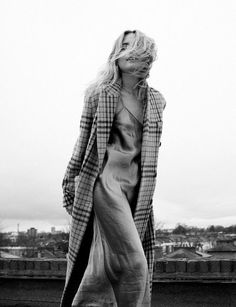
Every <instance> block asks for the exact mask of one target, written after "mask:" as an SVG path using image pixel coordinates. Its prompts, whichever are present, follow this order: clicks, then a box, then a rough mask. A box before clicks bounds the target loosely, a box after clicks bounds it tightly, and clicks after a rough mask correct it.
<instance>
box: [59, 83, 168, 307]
mask: <svg viewBox="0 0 236 307" xmlns="http://www.w3.org/2000/svg"><path fill="white" fill-rule="evenodd" d="M120 86H121V85H120V81H118V82H117V83H115V84H113V85H110V86H108V87H107V88H106V89H104V90H102V91H100V92H99V93H96V94H94V95H92V96H90V97H89V98H87V99H85V103H84V109H83V113H82V118H81V122H80V136H79V138H78V140H77V142H76V144H75V147H74V151H73V154H72V157H71V159H70V161H69V164H68V167H67V169H66V173H65V177H64V179H63V184H62V186H63V194H64V201H63V203H64V207H65V208H66V210H67V211H68V213H69V214H70V215H71V216H72V219H71V229H70V240H69V251H68V259H67V274H66V283H65V288H64V291H63V295H62V300H61V307H65V306H66V307H68V306H71V303H72V300H73V297H74V295H75V293H76V291H77V289H78V287H79V284H80V282H81V279H82V277H83V274H84V271H85V268H86V265H87V261H88V256H89V251H90V246H91V242H92V237H93V214H94V213H93V188H94V183H95V180H96V178H97V176H98V174H99V172H100V170H101V167H102V164H103V159H104V156H105V152H106V147H107V143H108V139H109V135H110V130H111V127H112V123H113V118H114V114H115V110H116V104H117V102H118V99H119V95H120ZM146 90H147V99H146V100H145V104H144V122H143V139H142V149H141V182H140V187H139V192H138V199H137V204H136V209H135V212H134V215H133V218H134V222H135V225H136V227H137V230H138V233H139V236H140V239H141V242H142V244H143V249H144V252H145V255H146V258H147V262H148V267H149V274H150V279H151V281H152V272H153V262H154V218H153V207H152V197H153V193H154V189H155V183H156V175H157V173H156V168H157V158H158V151H159V146H160V138H161V133H162V112H163V109H164V107H165V100H164V98H163V96H162V95H161V93H160V92H158V91H156V90H154V89H153V88H151V87H149V86H148V85H146ZM151 284H152V282H151Z"/></svg>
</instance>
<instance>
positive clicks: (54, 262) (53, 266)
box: [0, 258, 66, 279]
mask: <svg viewBox="0 0 236 307" xmlns="http://www.w3.org/2000/svg"><path fill="white" fill-rule="evenodd" d="M65 275H66V260H65V259H46V260H45V259H31V258H30V259H0V278H3V277H5V278H8V277H10V278H13V277H16V278H46V279H65Z"/></svg>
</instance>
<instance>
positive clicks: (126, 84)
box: [121, 73, 139, 94]
mask: <svg viewBox="0 0 236 307" xmlns="http://www.w3.org/2000/svg"><path fill="white" fill-rule="evenodd" d="M121 79H122V88H123V89H125V90H126V91H127V92H129V93H133V94H135V93H137V90H138V89H137V87H136V85H137V83H138V82H139V78H137V77H134V76H132V75H130V74H127V73H122V78H121Z"/></svg>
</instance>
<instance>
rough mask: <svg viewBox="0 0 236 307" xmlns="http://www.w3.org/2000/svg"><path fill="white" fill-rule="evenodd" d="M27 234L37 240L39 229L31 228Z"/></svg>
mask: <svg viewBox="0 0 236 307" xmlns="http://www.w3.org/2000/svg"><path fill="white" fill-rule="evenodd" d="M27 234H28V236H29V237H33V238H35V237H36V236H37V229H36V228H34V227H31V228H30V229H28V230H27Z"/></svg>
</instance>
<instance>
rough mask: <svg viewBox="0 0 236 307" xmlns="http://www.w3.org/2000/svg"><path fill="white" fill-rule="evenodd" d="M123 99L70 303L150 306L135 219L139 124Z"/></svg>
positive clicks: (91, 306)
mask: <svg viewBox="0 0 236 307" xmlns="http://www.w3.org/2000/svg"><path fill="white" fill-rule="evenodd" d="M125 101H126V100H125V99H124V98H123V95H122V93H121V96H120V99H119V103H118V105H117V109H116V112H115V116H114V120H113V125H112V128H111V134H110V138H109V141H108V145H107V150H106V154H105V158H104V163H103V167H102V171H101V172H100V174H99V175H98V177H97V180H96V182H95V186H94V194H93V195H94V196H93V205H94V223H93V230H94V232H93V233H94V235H93V241H92V244H91V249H90V255H89V260H88V265H87V268H86V270H85V273H84V276H83V278H82V280H81V283H80V286H79V288H78V291H77V293H76V295H75V297H74V300H73V303H72V306H74V307H75V306H76V307H79V306H81V307H144V306H145V307H149V306H150V304H151V303H150V285H149V274H148V265H147V260H146V257H145V254H144V251H143V247H142V243H141V240H140V237H139V235H138V232H137V229H136V226H135V223H134V220H133V213H134V210H135V205H136V202H137V195H138V190H139V184H140V176H141V170H140V163H141V145H142V131H143V125H142V123H141V121H140V119H138V116H136V115H134V114H133V113H134V112H131V111H130V109H131V108H130V107H127V106H126V105H128V103H124V102H125ZM140 112H141V111H140ZM139 118H140V117H139Z"/></svg>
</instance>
